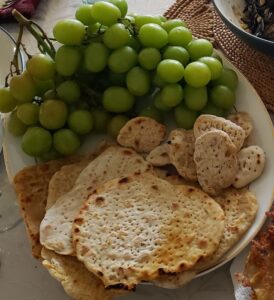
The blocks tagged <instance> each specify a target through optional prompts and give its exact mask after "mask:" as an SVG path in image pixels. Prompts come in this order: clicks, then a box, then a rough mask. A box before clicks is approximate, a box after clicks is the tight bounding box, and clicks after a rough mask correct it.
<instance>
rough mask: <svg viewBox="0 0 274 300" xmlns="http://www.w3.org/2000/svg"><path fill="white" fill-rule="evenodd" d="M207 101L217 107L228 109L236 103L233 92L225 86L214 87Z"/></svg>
mask: <svg viewBox="0 0 274 300" xmlns="http://www.w3.org/2000/svg"><path fill="white" fill-rule="evenodd" d="M209 99H210V101H212V103H213V104H215V105H216V106H217V107H219V108H222V109H230V108H232V107H233V105H234V104H235V101H236V95H235V92H234V91H233V90H232V89H230V88H229V87H227V86H225V85H216V86H214V87H212V88H211V89H210V91H209Z"/></svg>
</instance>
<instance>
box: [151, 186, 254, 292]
mask: <svg viewBox="0 0 274 300" xmlns="http://www.w3.org/2000/svg"><path fill="white" fill-rule="evenodd" d="M214 199H215V201H217V203H219V204H220V206H221V207H222V209H223V211H224V214H225V223H224V224H225V227H224V232H223V236H222V239H221V241H220V244H219V247H218V248H217V250H216V251H215V252H214V253H213V255H211V256H209V257H207V258H205V259H202V260H201V261H199V262H198V263H197V264H196V265H194V267H193V269H192V270H188V271H186V272H182V273H179V274H174V275H163V276H161V277H159V278H157V280H155V281H154V284H155V285H157V286H160V287H165V288H171V289H172V288H178V287H180V286H182V285H184V284H186V283H188V282H189V281H191V280H192V279H193V278H195V276H196V275H197V274H198V273H199V272H200V271H203V270H205V269H207V268H209V267H212V266H213V265H215V264H216V263H217V262H218V261H219V260H220V259H221V258H222V256H223V255H224V254H225V253H226V252H227V251H228V250H229V249H230V248H231V247H232V246H233V245H235V244H236V243H237V242H238V241H239V239H240V238H241V237H242V236H243V235H244V233H245V232H246V231H247V230H248V228H249V227H250V226H251V224H252V223H253V221H254V218H255V216H256V213H257V209H258V203H257V200H256V197H255V195H254V194H253V193H252V192H250V191H249V190H248V189H246V188H243V189H235V188H228V189H226V190H224V191H223V192H222V195H221V196H217V197H214Z"/></svg>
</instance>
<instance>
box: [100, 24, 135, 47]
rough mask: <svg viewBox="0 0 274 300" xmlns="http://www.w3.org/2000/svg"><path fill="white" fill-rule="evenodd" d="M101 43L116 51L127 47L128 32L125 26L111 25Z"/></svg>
mask: <svg viewBox="0 0 274 300" xmlns="http://www.w3.org/2000/svg"><path fill="white" fill-rule="evenodd" d="M103 41H104V43H105V45H106V46H107V47H108V48H110V49H117V48H120V47H122V46H125V45H127V43H128V41H129V32H128V30H127V29H126V27H125V25H123V24H120V23H117V24H114V25H111V26H110V27H109V28H108V29H107V30H106V31H105V33H104V37H103Z"/></svg>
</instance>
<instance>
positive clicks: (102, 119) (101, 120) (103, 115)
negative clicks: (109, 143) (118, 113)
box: [91, 108, 111, 132]
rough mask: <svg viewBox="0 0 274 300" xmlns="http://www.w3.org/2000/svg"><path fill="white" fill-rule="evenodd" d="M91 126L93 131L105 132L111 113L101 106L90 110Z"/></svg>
mask: <svg viewBox="0 0 274 300" xmlns="http://www.w3.org/2000/svg"><path fill="white" fill-rule="evenodd" d="M91 114H92V117H93V128H94V130H95V132H105V131H106V128H107V124H108V122H109V120H110V119H111V115H110V114H109V113H108V112H107V111H105V110H104V109H102V108H96V109H94V110H93V111H92V112H91Z"/></svg>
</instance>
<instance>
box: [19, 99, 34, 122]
mask: <svg viewBox="0 0 274 300" xmlns="http://www.w3.org/2000/svg"><path fill="white" fill-rule="evenodd" d="M17 117H18V118H19V120H21V121H22V122H23V123H24V124H26V125H28V126H32V125H36V124H37V123H38V122H39V106H38V105H37V104H35V103H23V104H21V105H19V106H18V107H17Z"/></svg>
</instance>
